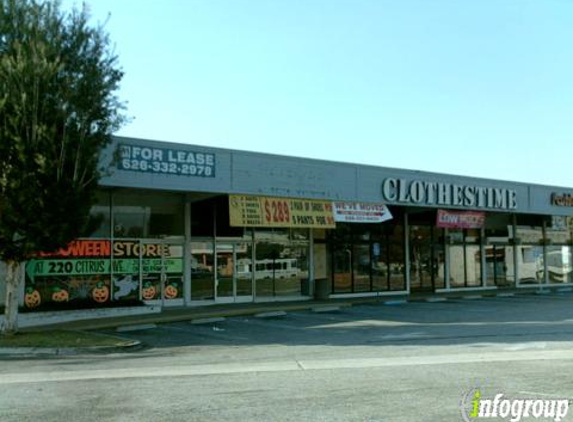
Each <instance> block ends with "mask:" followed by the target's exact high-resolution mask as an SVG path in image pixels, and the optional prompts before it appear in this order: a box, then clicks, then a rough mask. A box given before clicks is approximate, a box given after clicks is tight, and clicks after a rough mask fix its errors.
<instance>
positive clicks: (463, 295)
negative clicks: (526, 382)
mask: <svg viewBox="0 0 573 422" xmlns="http://www.w3.org/2000/svg"><path fill="white" fill-rule="evenodd" d="M548 293H554V294H557V293H558V291H556V290H555V289H553V290H551V291H550V292H548ZM535 294H536V292H535V291H534V290H529V289H528V290H523V289H521V290H517V289H516V290H511V291H510V290H484V291H468V292H463V291H457V292H450V293H442V294H436V293H428V294H424V293H417V294H410V295H409V296H406V295H396V296H377V297H362V298H344V299H330V300H307V301H293V302H265V303H257V302H255V303H240V304H217V305H206V306H197V307H177V308H163V309H161V312H157V313H152V314H143V315H130V316H118V317H107V318H98V319H85V320H81V321H72V322H62V323H54V324H50V325H44V326H42V327H30V328H24V329H22V331H34V330H44V329H55V328H57V329H71V330H97V329H104V328H116V327H120V326H132V325H146V324H147V325H149V324H161V323H169V322H178V321H193V320H205V319H210V318H224V317H233V316H241V315H255V314H260V313H269V312H280V311H283V312H289V311H303V310H313V309H315V308H316V309H317V310H319V311H320V308H332V307H340V308H344V307H348V306H352V305H358V304H369V303H370V304H374V303H377V304H381V305H399V304H401V303H406V302H418V301H426V302H433V301H438V300H439V301H444V300H459V299H468V300H469V299H479V298H481V297H483V298H491V297H505V296H525V295H527V296H529V295H535ZM568 294H571V293H568Z"/></svg>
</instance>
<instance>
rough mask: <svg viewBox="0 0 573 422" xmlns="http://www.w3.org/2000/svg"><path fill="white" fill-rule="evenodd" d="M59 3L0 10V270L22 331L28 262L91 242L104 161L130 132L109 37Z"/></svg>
mask: <svg viewBox="0 0 573 422" xmlns="http://www.w3.org/2000/svg"><path fill="white" fill-rule="evenodd" d="M88 20H89V13H88V10H87V9H86V7H85V6H84V7H83V8H82V9H81V10H77V9H73V10H71V11H69V12H64V11H62V10H61V6H60V3H59V1H40V0H0V260H2V261H5V262H6V264H7V268H8V272H7V278H6V309H5V321H4V324H3V327H1V328H0V332H1V333H4V334H10V333H14V332H16V331H17V329H18V326H17V312H18V311H17V310H18V292H19V287H20V286H19V282H20V278H21V277H20V274H21V266H22V265H21V264H22V262H23V261H25V260H27V259H29V258H30V257H33V256H34V255H36V254H37V253H38V252H41V251H42V252H52V251H54V250H57V249H59V248H61V247H64V246H66V245H67V244H68V243H69V242H70V241H71V240H72V239H74V238H76V237H78V236H81V235H82V234H85V233H86V232H87V231H88V230H89V228H90V225H92V223H93V221H92V220H91V218H90V216H89V211H90V207H91V205H92V204H93V202H94V200H95V190H96V188H97V182H98V179H99V176H100V173H101V171H102V170H101V169H100V168H99V166H98V159H99V155H100V152H101V150H102V149H103V148H104V147H105V146H106V145H108V143H109V142H110V141H111V134H112V133H113V132H114V131H116V130H117V129H118V128H119V127H120V126H121V124H122V123H123V122H124V117H123V114H122V113H123V108H124V107H123V104H122V103H121V102H120V101H119V99H118V97H117V95H116V91H117V89H118V87H119V82H120V80H121V78H122V76H123V72H122V71H121V69H120V68H119V67H118V64H117V56H116V55H115V54H114V52H113V50H112V48H111V46H110V41H109V36H108V34H107V33H106V32H105V31H104V29H103V27H102V26H97V27H91V26H90V25H89V22H88Z"/></svg>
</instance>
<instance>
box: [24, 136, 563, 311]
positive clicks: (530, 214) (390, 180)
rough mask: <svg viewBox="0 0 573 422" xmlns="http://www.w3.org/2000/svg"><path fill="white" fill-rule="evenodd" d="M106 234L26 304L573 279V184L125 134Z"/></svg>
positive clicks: (44, 258) (48, 271)
mask: <svg viewBox="0 0 573 422" xmlns="http://www.w3.org/2000/svg"><path fill="white" fill-rule="evenodd" d="M101 162H102V166H104V167H105V168H106V169H108V171H107V172H106V176H105V177H104V178H103V179H102V180H101V182H100V186H101V189H100V192H99V195H98V202H97V204H96V205H95V206H94V207H93V209H92V214H93V215H94V216H97V217H98V218H99V227H98V229H97V230H95V231H94V232H92V233H86V236H85V237H82V238H81V239H78V240H77V241H75V242H73V243H72V244H70V245H69V246H68V248H65V249H63V250H60V251H58V252H56V253H52V254H42V255H41V256H38V257H37V258H36V259H34V260H31V261H30V262H28V263H27V264H26V271H25V275H23V277H24V278H25V283H24V285H25V287H24V291H23V295H22V297H23V298H24V299H23V306H26V307H28V308H36V307H38V308H40V307H41V306H43V305H45V304H47V303H48V304H49V303H51V304H53V303H54V302H65V303H72V302H74V301H83V302H87V303H91V305H93V306H94V307H97V306H105V305H106V304H107V305H109V304H110V303H111V302H116V301H121V302H125V303H130V302H134V303H135V302H138V303H140V302H141V301H143V302H145V303H154V304H160V305H163V306H200V305H206V304H212V303H229V304H231V303H240V302H254V301H282V300H309V299H313V298H342V297H354V296H387V295H388V296H389V295H409V294H416V293H424V294H439V293H441V292H449V291H455V290H496V289H497V290H499V289H508V288H511V289H516V288H517V289H519V288H539V287H540V286H563V285H568V284H571V283H573V279H572V276H573V268H572V264H573V262H572V246H573V243H572V236H571V233H572V230H571V229H572V226H571V224H570V218H569V217H570V216H571V215H573V200H572V199H571V198H572V197H573V189H569V188H559V187H548V186H539V185H528V184H524V183H512V182H504V181H496V180H487V179H476V178H469V177H459V176H451V175H443V174H436V173H425V172H417V171H410V170H399V169H390V168H379V167H372V166H362V165H353V164H345V163H334V162H326V161H319V160H309V159H300V158H292V157H281V156H275V155H268V154H258V153H251V152H243V151H231V150H224V149H216V148H206V147H201V146H192V145H183V144H171V143H165V142H154V141H147V140H141V139H131V138H120V137H118V138H115V139H114V143H113V144H112V145H111V146H110V147H109V148H108V150H106V151H105V153H104V154H103V155H102V157H101Z"/></svg>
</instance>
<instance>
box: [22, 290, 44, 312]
mask: <svg viewBox="0 0 573 422" xmlns="http://www.w3.org/2000/svg"><path fill="white" fill-rule="evenodd" d="M41 303H42V297H41V296H40V292H39V291H37V290H36V289H34V288H33V287H26V294H25V295H24V304H25V305H26V307H28V308H37V307H38V306H40V304H41Z"/></svg>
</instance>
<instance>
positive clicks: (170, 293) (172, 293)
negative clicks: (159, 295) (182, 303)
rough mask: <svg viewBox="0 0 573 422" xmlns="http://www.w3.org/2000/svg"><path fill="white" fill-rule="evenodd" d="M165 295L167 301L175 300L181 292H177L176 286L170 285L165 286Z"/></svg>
mask: <svg viewBox="0 0 573 422" xmlns="http://www.w3.org/2000/svg"><path fill="white" fill-rule="evenodd" d="M163 293H164V295H165V298H166V299H175V298H176V297H177V294H178V293H179V290H177V287H176V286H175V285H174V284H168V285H167V286H165V290H164V292H163Z"/></svg>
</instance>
